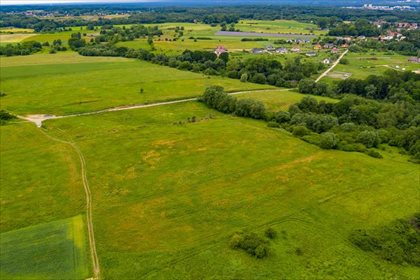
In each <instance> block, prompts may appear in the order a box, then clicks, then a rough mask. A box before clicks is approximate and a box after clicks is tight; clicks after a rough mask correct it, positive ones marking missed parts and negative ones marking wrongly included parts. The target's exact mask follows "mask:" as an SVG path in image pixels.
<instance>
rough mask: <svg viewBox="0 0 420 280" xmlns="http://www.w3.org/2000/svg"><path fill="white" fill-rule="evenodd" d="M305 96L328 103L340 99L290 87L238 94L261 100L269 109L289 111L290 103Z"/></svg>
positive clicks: (243, 97)
mask: <svg viewBox="0 0 420 280" xmlns="http://www.w3.org/2000/svg"><path fill="white" fill-rule="evenodd" d="M305 96H311V97H314V98H315V99H317V100H318V101H325V102H327V103H335V102H337V101H338V100H337V99H333V98H329V97H323V96H317V95H310V94H301V93H298V92H295V91H293V90H289V89H277V90H268V91H255V92H249V93H246V94H238V95H236V97H237V98H239V99H245V98H251V99H254V100H259V101H261V102H262V103H264V105H265V106H266V108H267V110H269V111H280V110H282V111H287V109H289V107H290V105H292V104H295V103H298V102H300V101H301V100H302V98H304V97H305Z"/></svg>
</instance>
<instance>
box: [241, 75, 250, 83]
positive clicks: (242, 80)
mask: <svg viewBox="0 0 420 280" xmlns="http://www.w3.org/2000/svg"><path fill="white" fill-rule="evenodd" d="M241 82H243V83H246V82H248V74H246V73H244V74H242V75H241Z"/></svg>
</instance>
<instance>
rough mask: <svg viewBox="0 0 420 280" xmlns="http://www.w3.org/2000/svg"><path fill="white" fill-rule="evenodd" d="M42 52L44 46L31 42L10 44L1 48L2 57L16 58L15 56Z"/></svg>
mask: <svg viewBox="0 0 420 280" xmlns="http://www.w3.org/2000/svg"><path fill="white" fill-rule="evenodd" d="M41 50H42V45H41V43H39V42H35V41H29V42H23V43H18V44H14V45H12V44H8V45H6V46H0V55H5V56H14V55H30V54H33V53H36V52H39V51H41Z"/></svg>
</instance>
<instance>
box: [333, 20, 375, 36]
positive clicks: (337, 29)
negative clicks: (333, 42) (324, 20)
mask: <svg viewBox="0 0 420 280" xmlns="http://www.w3.org/2000/svg"><path fill="white" fill-rule="evenodd" d="M380 34H381V31H380V29H379V28H377V27H376V26H374V25H373V24H371V23H370V22H369V21H368V20H366V19H360V20H356V21H355V22H354V23H339V24H337V25H336V26H334V27H332V28H331V29H330V31H329V32H328V35H330V36H366V37H374V36H379V35H380Z"/></svg>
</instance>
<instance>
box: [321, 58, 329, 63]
mask: <svg viewBox="0 0 420 280" xmlns="http://www.w3.org/2000/svg"><path fill="white" fill-rule="evenodd" d="M322 63H324V64H331V59H329V58H326V59H324V60H323V61H322Z"/></svg>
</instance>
